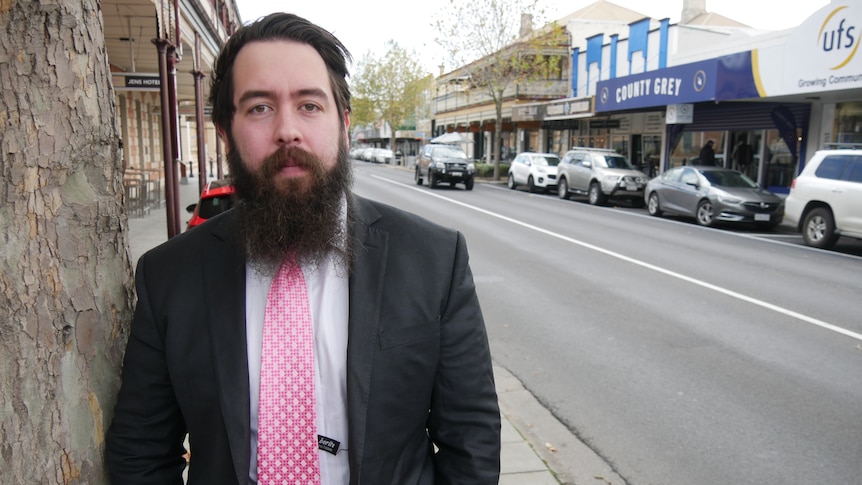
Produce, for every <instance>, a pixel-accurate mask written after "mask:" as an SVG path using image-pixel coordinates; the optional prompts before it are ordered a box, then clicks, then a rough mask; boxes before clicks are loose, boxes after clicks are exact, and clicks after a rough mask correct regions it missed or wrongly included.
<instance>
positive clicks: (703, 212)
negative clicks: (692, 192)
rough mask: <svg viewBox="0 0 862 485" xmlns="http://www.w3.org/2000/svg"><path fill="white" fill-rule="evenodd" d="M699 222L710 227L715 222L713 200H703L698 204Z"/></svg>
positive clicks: (697, 216) (697, 214)
mask: <svg viewBox="0 0 862 485" xmlns="http://www.w3.org/2000/svg"><path fill="white" fill-rule="evenodd" d="M695 216H696V218H697V223H698V224H700V225H701V226H704V227H710V226H712V225H713V224H714V223H715V211H714V209H713V208H712V202H710V201H708V200H702V201H700V203H699V204H697V212H696V213H695Z"/></svg>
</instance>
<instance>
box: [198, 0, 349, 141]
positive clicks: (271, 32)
mask: <svg viewBox="0 0 862 485" xmlns="http://www.w3.org/2000/svg"><path fill="white" fill-rule="evenodd" d="M273 40H292V41H296V42H301V43H303V44H308V45H310V46H311V47H313V48H314V49H315V50H316V51H317V53H318V54H320V57H322V58H323V62H324V63H326V70H327V71H328V72H329V83H330V86H331V89H332V93H333V95H334V96H335V105H336V106H337V107H338V117H339V118H341V120H342V121H343V120H344V112H345V111H348V112H349V111H350V86H348V84H347V76H348V75H349V73H348V71H347V63H348V62H352V60H353V59H352V57H351V56H350V52H348V50H347V48H346V47H344V44H342V43H341V41H340V40H338V39H337V38H336V37H335V36H334V35H332V34H331V33H330V32H328V31H327V30H325V29H323V28H322V27H320V26H318V25H315V24H313V23H311V22H309V21H308V20H305V19H304V18H302V17H299V16H296V15H293V14H289V13H273V14H269V15H267V16H266V17H262V18H260V19H258V20H256V21H255V22H253V23H251V24H248V25H244V26H242V27H240V28H239V30H237V31H236V32H235V33H234V34H233V35H232V36H231V37H230V39H228V41H227V43H225V46H224V48H223V49H222V50H221V53H220V54H219V56H218V58H216V60H215V63H214V65H213V72H212V83H211V85H210V95H209V102H210V105H212V119H213V122H214V123H215V124H216V126H218V127H220V128H222V129H224V130H225V131H226V132H228V133H230V129H231V120H232V119H233V114H234V110H235V109H236V107H235V106H234V105H233V88H234V85H233V65H234V61H235V60H236V56H237V54H239V51H240V50H241V49H242V48H243V47H244V46H245V45H246V44H248V43H249V42H258V41H263V42H266V41H273Z"/></svg>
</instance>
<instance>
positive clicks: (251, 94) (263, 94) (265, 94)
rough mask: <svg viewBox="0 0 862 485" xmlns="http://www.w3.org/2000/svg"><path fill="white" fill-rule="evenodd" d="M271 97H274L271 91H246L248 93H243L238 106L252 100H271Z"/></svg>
mask: <svg viewBox="0 0 862 485" xmlns="http://www.w3.org/2000/svg"><path fill="white" fill-rule="evenodd" d="M270 97H272V92H270V91H264V90H262V89H256V90H252V91H246V92H244V93H242V96H240V97H239V102H238V104H242V103H244V102H246V101H248V100H249V99H252V98H270Z"/></svg>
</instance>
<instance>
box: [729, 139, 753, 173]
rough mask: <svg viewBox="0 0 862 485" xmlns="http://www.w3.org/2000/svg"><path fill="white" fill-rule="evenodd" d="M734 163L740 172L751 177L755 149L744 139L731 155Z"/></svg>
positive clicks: (737, 144)
mask: <svg viewBox="0 0 862 485" xmlns="http://www.w3.org/2000/svg"><path fill="white" fill-rule="evenodd" d="M730 156H731V157H732V158H733V162H734V163H735V164H736V169H737V170H739V171H740V172H742V173H744V174H746V175H749V173H748V172H749V170H748V169H749V167H750V166H751V162H752V161H754V149H753V148H751V145H749V144H748V142H747V141H746V139H745V138H744V137H741V138H740V139H739V141H738V142H737V143H736V147H734V149H733V153H731V155H730Z"/></svg>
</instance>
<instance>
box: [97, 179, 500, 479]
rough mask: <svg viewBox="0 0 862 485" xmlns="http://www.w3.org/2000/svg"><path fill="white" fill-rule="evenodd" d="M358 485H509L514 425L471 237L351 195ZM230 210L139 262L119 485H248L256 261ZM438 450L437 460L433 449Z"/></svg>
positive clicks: (115, 469)
mask: <svg viewBox="0 0 862 485" xmlns="http://www.w3.org/2000/svg"><path fill="white" fill-rule="evenodd" d="M350 210H351V211H352V214H353V218H352V221H353V222H352V223H351V227H350V232H351V236H352V241H353V244H354V249H355V253H356V258H355V260H354V263H353V265H352V268H351V275H350V279H349V288H350V289H349V294H350V301H349V312H350V313H349V324H348V349H347V401H348V404H347V407H348V409H347V412H348V428H349V437H348V443H347V448H348V456H349V461H350V477H351V478H350V483H351V484H372V485H380V484H399V485H401V484H432V483H440V484H443V483H464V484H471V485H475V484H486V483H487V484H492V483H493V484H496V483H497V481H498V477H499V467H500V462H499V455H500V415H499V409H498V407H497V396H496V391H495V388H494V381H493V374H492V369H491V358H490V351H489V348H488V339H487V335H486V333H485V327H484V322H483V319H482V313H481V310H480V307H479V302H478V300H477V297H476V292H475V287H474V284H473V278H472V274H471V272H470V268H469V265H468V256H467V249H466V244H465V242H464V239H463V236H462V235H461V234H460V233H457V232H455V231H452V230H448V229H444V228H442V227H440V226H437V225H434V224H432V223H430V222H428V221H426V220H424V219H421V218H419V217H417V216H414V215H411V214H409V213H406V212H403V211H400V210H397V209H394V208H392V207H389V206H386V205H382V204H379V203H375V202H372V201H369V200H366V199H363V198H360V197H357V196H353V198H352V203H351V205H350ZM235 227H236V224H235V214H234V212H233V211H228V212H227V213H224V214H222V215H220V216H218V217H216V218H213V219H212V220H210V221H208V222H207V223H205V224H203V225H201V226H199V227H198V228H196V229H194V230H192V231H188V232H186V233H184V234H182V235H179V236H176V237H174V238H172V239H170V240H169V241H167V242H166V243H164V244H162V245H161V246H159V247H157V248H155V249H153V250H151V251H149V252H147V253H146V254H145V255H143V256H142V257H141V258H140V260H139V261H138V265H137V270H136V275H135V280H136V286H137V295H138V302H137V306H136V309H135V315H134V320H133V322H132V325H131V332H130V335H129V341H128V346H127V349H126V355H125V360H124V366H123V380H122V386H121V389H120V392H119V394H118V397H117V404H116V408H115V414H114V417H113V421H112V424H111V427H110V429H109V431H108V435H107V442H106V463H107V466H108V469H109V472H110V475H111V478H112V482H113V483H115V484H123V485H126V484H138V483H141V484H143V483H147V484H159V485H164V484H173V483H177V484H179V483H181V479H180V476H181V471H182V469H183V467H184V460H183V459H182V458H181V455H182V453H183V449H182V440H183V436H184V435H185V433H187V432H188V433H189V438H190V442H191V445H192V449H193V459H192V462H191V466H190V468H189V484H206V485H213V484H243V485H244V484H246V483H247V482H248V470H249V465H250V463H249V461H250V457H249V453H250V452H249V450H250V448H249V446H250V427H249V384H248V363H247V357H246V327H245V261H244V259H243V257H242V252H241V250H240V248H239V247H238V243H237V239H236V229H235ZM435 448H436V450H435Z"/></svg>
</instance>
